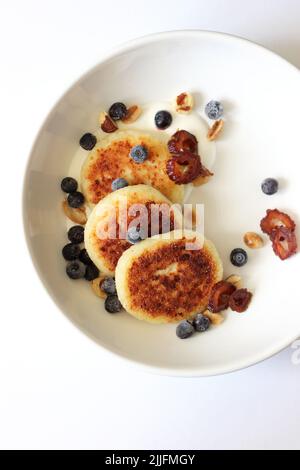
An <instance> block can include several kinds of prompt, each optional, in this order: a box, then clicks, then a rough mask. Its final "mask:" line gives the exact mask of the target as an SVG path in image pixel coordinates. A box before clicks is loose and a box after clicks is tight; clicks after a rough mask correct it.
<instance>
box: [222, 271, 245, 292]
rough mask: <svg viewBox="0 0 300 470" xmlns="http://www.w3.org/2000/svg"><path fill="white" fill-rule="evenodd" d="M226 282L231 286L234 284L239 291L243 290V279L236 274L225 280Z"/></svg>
mask: <svg viewBox="0 0 300 470" xmlns="http://www.w3.org/2000/svg"><path fill="white" fill-rule="evenodd" d="M225 281H226V282H230V284H233V285H234V286H235V287H236V288H237V289H241V287H242V278H241V276H237V275H236V274H231V275H230V276H228V277H227V278H226V279H225Z"/></svg>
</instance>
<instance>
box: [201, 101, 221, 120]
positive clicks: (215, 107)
mask: <svg viewBox="0 0 300 470" xmlns="http://www.w3.org/2000/svg"><path fill="white" fill-rule="evenodd" d="M205 113H206V115H207V116H208V117H209V119H213V120H214V121H216V120H217V119H220V117H222V115H223V105H222V104H221V103H220V102H219V101H215V100H212V101H210V102H209V103H207V105H206V106H205Z"/></svg>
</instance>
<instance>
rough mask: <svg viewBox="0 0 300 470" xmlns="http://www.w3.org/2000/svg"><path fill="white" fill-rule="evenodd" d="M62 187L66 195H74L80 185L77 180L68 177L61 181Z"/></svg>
mask: <svg viewBox="0 0 300 470" xmlns="http://www.w3.org/2000/svg"><path fill="white" fill-rule="evenodd" d="M60 187H61V189H62V191H64V192H65V193H74V192H75V191H77V188H78V183H77V181H76V180H75V178H72V177H71V176H66V177H65V178H63V179H62V180H61V183H60Z"/></svg>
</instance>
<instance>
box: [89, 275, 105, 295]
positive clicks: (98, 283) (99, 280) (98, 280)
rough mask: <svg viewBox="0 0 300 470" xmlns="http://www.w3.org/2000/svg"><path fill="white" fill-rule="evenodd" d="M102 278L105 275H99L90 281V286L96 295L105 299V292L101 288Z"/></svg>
mask: <svg viewBox="0 0 300 470" xmlns="http://www.w3.org/2000/svg"><path fill="white" fill-rule="evenodd" d="M104 279H105V276H103V275H101V276H99V277H96V279H94V280H93V281H91V287H92V289H93V292H94V293H95V294H96V295H97V297H100V298H101V299H106V297H107V294H106V293H105V292H104V291H103V290H102V289H101V283H102V282H103V281H104Z"/></svg>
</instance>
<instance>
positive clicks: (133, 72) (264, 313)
mask: <svg viewBox="0 0 300 470" xmlns="http://www.w3.org/2000/svg"><path fill="white" fill-rule="evenodd" d="M182 90H190V91H192V92H195V93H196V98H197V105H198V106H199V108H201V109H203V106H204V105H205V103H206V102H207V101H209V100H210V99H219V100H221V101H222V102H223V104H224V107H225V116H226V127H225V130H224V133H223V136H222V138H221V139H220V141H218V143H217V158H216V162H215V166H214V172H215V176H214V178H213V179H212V181H211V182H210V183H209V184H208V185H206V186H203V187H200V188H198V189H197V191H195V192H194V194H193V197H192V199H193V201H197V202H203V203H204V204H205V234H206V236H207V237H208V238H210V239H211V240H213V241H214V242H215V244H216V246H217V247H218V250H219V252H220V254H221V257H222V259H223V261H224V269H225V274H226V275H229V274H231V273H232V272H238V273H240V274H241V275H242V277H243V279H244V283H245V285H246V286H247V287H248V288H250V289H251V290H252V291H253V293H254V296H253V301H252V303H251V307H250V308H249V310H248V311H247V312H246V313H244V314H235V313H228V314H226V320H225V322H224V323H223V325H221V326H220V327H217V328H212V329H211V330H209V331H208V332H206V333H205V334H202V335H201V334H197V335H194V336H193V337H192V338H190V339H188V340H185V341H182V340H179V339H178V338H177V337H176V336H175V326H174V325H161V326H159V325H149V324H147V323H144V322H140V321H138V320H135V319H134V318H132V317H131V316H130V315H128V314H126V313H121V314H118V315H109V314H107V313H105V311H104V309H103V306H102V303H101V301H99V299H98V298H96V297H95V296H94V295H93V294H92V292H91V291H90V286H89V285H88V284H87V283H84V282H83V281H78V282H72V281H70V280H69V279H67V277H66V275H65V263H64V261H63V259H62V258H61V253H60V251H61V247H62V245H63V244H64V243H65V241H66V238H65V220H64V216H63V214H62V212H61V209H60V202H61V199H62V193H61V191H60V188H59V182H60V180H61V178H62V177H63V176H65V174H66V173H67V171H68V168H69V167H70V164H71V159H72V157H73V155H74V152H75V150H76V148H77V145H78V140H79V138H80V136H81V135H82V134H83V133H84V132H86V131H87V130H89V129H93V128H94V127H95V122H96V119H97V116H98V113H99V110H101V109H107V108H108V106H109V105H110V104H111V102H112V101H115V100H117V99H119V100H124V101H126V102H128V103H144V102H151V101H159V100H168V99H172V98H173V97H174V96H176V94H177V93H178V92H180V91H182ZM299 109H300V75H299V71H298V70H297V69H296V68H295V67H293V66H292V65H290V64H289V63H288V62H286V61H285V60H283V59H282V58H280V57H278V56H277V55H275V54H274V53H272V52H270V51H268V50H266V49H264V48H262V47H260V46H258V45H256V44H253V43H251V42H248V41H246V40H242V39H239V38H236V37H232V36H228V35H224V34H219V33H211V32H202V31H181V32H170V33H164V34H158V35H153V36H149V37H145V38H142V39H138V40H136V41H133V42H131V43H129V44H127V45H125V46H123V47H120V48H119V49H117V50H115V51H114V53H113V54H111V55H110V56H109V57H107V58H106V59H105V60H102V61H101V62H100V63H99V65H97V66H96V67H95V68H94V69H93V70H91V71H90V72H89V73H87V74H86V75H84V76H83V77H82V78H81V79H79V80H78V81H77V82H76V83H75V84H74V85H73V86H72V87H71V88H70V89H69V90H68V91H67V92H66V93H65V95H64V96H63V97H62V98H61V100H60V101H59V102H58V103H57V104H56V106H55V107H54V108H53V110H52V111H51V113H50V114H49V116H48V118H47V120H46V122H45V123H44V124H43V126H42V128H41V130H40V132H39V135H38V137H37V140H36V142H35V145H34V147H33V150H32V153H31V156H30V160H29V163H28V168H27V173H26V178H25V186H24V220H25V231H26V237H27V241H28V245H29V249H30V253H31V256H32V258H33V261H34V264H35V266H36V268H37V270H38V272H39V274H40V277H41V279H42V281H43V283H44V285H45V286H46V288H47V290H48V292H49V293H50V295H51V296H52V298H53V299H54V301H55V302H56V304H57V305H58V306H59V308H60V309H61V310H62V312H64V313H65V314H66V315H67V316H68V317H69V318H70V319H71V320H72V322H73V323H75V324H76V325H77V326H78V327H79V328H80V329H81V330H82V331H84V332H85V333H86V334H88V335H89V336H90V337H92V338H93V339H94V340H95V341H97V342H98V343H99V344H100V345H101V346H103V347H104V348H106V349H108V350H110V351H112V352H114V353H116V354H118V355H119V356H122V357H123V358H127V359H129V360H131V361H133V362H135V363H138V364H141V365H143V366H145V367H148V368H150V369H151V370H153V371H156V372H159V373H165V374H171V375H185V376H195V375H210V374H219V373H225V372H229V371H234V370H236V369H239V368H242V367H246V366H249V365H251V364H254V363H256V362H258V361H261V360H263V359H265V358H267V357H269V356H271V355H272V354H274V353H276V352H278V351H279V350H281V349H282V348H284V347H286V346H288V345H289V343H290V342H292V341H293V340H294V339H295V338H296V337H297V336H299V335H300V311H299V300H298V292H299V268H300V255H299V254H298V255H296V256H294V257H292V258H290V259H289V260H287V261H285V262H282V261H280V259H279V258H277V257H275V256H274V254H273V252H272V249H271V246H270V243H269V242H267V246H265V247H264V248H263V249H261V250H253V251H250V250H248V252H249V262H248V264H247V265H246V266H244V267H243V268H240V269H238V268H236V269H233V267H232V266H231V265H230V262H229V253H230V251H231V250H232V249H233V248H235V247H239V246H243V243H242V236H243V234H244V233H245V232H246V231H249V230H251V231H258V230H259V221H260V219H261V218H262V216H263V215H264V212H265V210H266V209H267V208H274V207H278V208H279V209H282V210H285V211H287V212H288V213H290V214H291V215H292V216H293V217H294V219H295V221H296V222H298V226H299V201H300V184H299V169H300V166H299V160H300V154H299ZM269 176H271V177H275V178H278V180H279V182H280V191H279V192H278V193H277V194H276V195H274V196H265V195H264V194H263V193H262V192H261V190H260V183H261V181H262V180H263V179H264V178H265V177H269ZM298 240H300V238H299V233H298Z"/></svg>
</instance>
